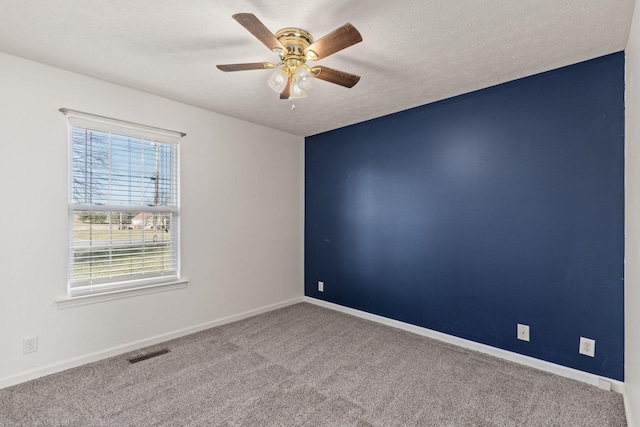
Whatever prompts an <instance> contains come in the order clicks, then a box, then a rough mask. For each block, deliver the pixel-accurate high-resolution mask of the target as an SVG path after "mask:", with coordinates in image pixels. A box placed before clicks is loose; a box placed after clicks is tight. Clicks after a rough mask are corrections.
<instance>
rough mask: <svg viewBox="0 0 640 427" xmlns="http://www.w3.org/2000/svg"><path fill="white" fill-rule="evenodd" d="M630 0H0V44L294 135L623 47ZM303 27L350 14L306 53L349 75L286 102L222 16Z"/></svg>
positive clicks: (271, 57)
mask: <svg viewBox="0 0 640 427" xmlns="http://www.w3.org/2000/svg"><path fill="white" fill-rule="evenodd" d="M633 5H634V0H517V1H514V0H474V1H468V0H448V1H442V0H394V1H388V0H369V1H347V0H305V1H304V2H302V1H299V2H292V1H289V2H280V1H272V0H233V1H232V0H189V1H178V0H109V1H87V0H1V1H0V16H2V21H3V22H2V25H1V26H0V51H4V52H7V53H10V54H14V55H17V56H21V57H24V58H28V59H32V60H35V61H38V62H42V63H45V64H49V65H53V66H55V67H59V68H63V69H66V70H70V71H74V72H78V73H81V74H85V75H88V76H93V77H97V78H99V79H103V80H107V81H110V82H115V83H119V84H121V85H124V86H128V87H132V88H136V89H140V90H143V91H146V92H150V93H154V94H158V95H161V96H164V97H167V98H171V99H174V100H178V101H182V102H185V103H188V104H192V105H196V106H199V107H202V108H205V109H207V110H211V111H215V112H218V113H222V114H226V115H229V116H233V117H237V118H240V119H244V120H247V121H250V122H254V123H258V124H261V125H264V126H268V127H271V128H275V129H280V130H283V131H286V132H290V133H293V134H296V135H303V136H308V135H313V134H316V133H320V132H324V131H327V130H331V129H335V128H339V127H342V126H346V125H349V124H353V123H357V122H361V121H364V120H368V119H372V118H374V117H379V116H382V115H385V114H390V113H393V112H397V111H400V110H405V109H407V108H411V107H415V106H418V105H422V104H427V103H429V102H433V101H437V100H440V99H444V98H448V97H451V96H454V95H458V94H461V93H465V92H470V91H473V90H476V89H480V88H484V87H488V86H492V85H495V84H498V83H502V82H505V81H509V80H513V79H516V78H520V77H524V76H527V75H531V74H535V73H539V72H542V71H547V70H550V69H554V68H558V67H561V66H564V65H569V64H573V63H576V62H580V61H583V60H587V59H590V58H594V57H598V56H601V55H605V54H608V53H612V52H617V51H621V50H624V48H625V45H626V42H627V38H628V35H629V28H630V25H631V15H632V11H633ZM238 12H250V13H254V14H255V15H256V16H257V17H258V18H259V19H260V20H261V21H262V22H263V23H264V24H265V25H266V26H267V27H268V28H269V29H270V30H271V31H272V32H274V33H275V32H276V31H277V30H279V29H281V28H284V27H299V28H303V29H305V30H307V31H309V32H310V33H311V34H312V35H313V36H314V37H315V38H316V39H318V38H320V37H321V36H323V35H324V34H326V33H328V32H329V31H331V30H333V29H335V28H337V27H339V26H340V25H342V24H344V23H346V22H351V23H352V24H353V25H355V26H356V27H357V28H358V30H359V31H360V33H361V34H362V37H363V40H364V41H363V42H362V43H359V44H357V45H355V46H352V47H350V48H348V49H346V50H343V51H341V52H338V53H336V54H334V55H332V56H330V57H328V58H325V59H323V60H321V61H318V62H317V63H318V64H321V65H326V66H328V67H331V68H335V69H338V70H343V71H346V72H349V73H353V74H358V75H360V76H362V79H361V80H360V82H359V83H358V84H357V85H356V86H355V87H353V88H352V89H346V88H343V87H341V86H337V85H333V84H331V83H327V82H324V81H316V84H315V85H314V87H313V88H312V89H311V90H310V91H309V96H308V97H307V98H305V99H301V100H297V101H296V102H295V104H296V110H295V111H291V110H290V105H289V103H288V102H287V101H282V100H280V99H278V95H277V94H276V93H274V92H272V91H271V89H269V87H268V86H267V84H266V80H267V78H268V77H269V74H270V73H269V71H268V70H266V71H263V70H257V71H243V72H235V73H223V72H221V71H219V70H218V69H216V67H215V66H216V64H227V63H236V62H260V61H272V62H276V61H277V56H276V55H275V54H273V53H272V52H270V51H269V50H268V49H267V48H265V46H264V45H263V44H261V43H260V42H259V41H258V40H257V39H255V38H254V37H253V36H252V35H251V34H250V33H249V32H247V31H246V30H245V29H244V28H243V27H242V26H240V25H239V24H238V23H237V22H236V21H235V20H233V19H232V18H231V15H233V14H234V13H238Z"/></svg>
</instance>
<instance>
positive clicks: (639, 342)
mask: <svg viewBox="0 0 640 427" xmlns="http://www.w3.org/2000/svg"><path fill="white" fill-rule="evenodd" d="M625 57H626V73H625V75H626V100H625V104H626V111H625V114H626V131H625V134H626V152H625V175H626V176H625V198H626V201H625V204H626V208H625V218H626V224H625V234H626V237H625V241H626V243H625V274H624V276H625V307H624V311H625V355H624V356H625V357H624V358H625V389H626V406H627V418H628V419H629V421H630V422H631V423H632V424H631V426H640V7H638V4H636V6H635V10H634V14H633V23H632V27H631V34H630V36H629V42H628V44H627V49H626V51H625Z"/></svg>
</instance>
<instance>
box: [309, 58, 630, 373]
mask: <svg viewBox="0 0 640 427" xmlns="http://www.w3.org/2000/svg"><path fill="white" fill-rule="evenodd" d="M305 166H306V178H305V184H306V202H305V208H306V213H305V216H306V218H305V294H306V295H308V296H311V297H314V298H318V299H321V300H325V301H329V302H333V303H336V304H340V305H343V306H347V307H351V308H355V309H358V310H363V311H366V312H369V313H374V314H378V315H381V316H385V317H388V318H391V319H396V320H400V321H403V322H407V323H410V324H414V325H418V326H422V327H425V328H429V329H432V330H435V331H440V332H444V333H446V334H450V335H454V336H457V337H461V338H465V339H469V340H473V341H476V342H479V343H483V344H488V345H491V346H494V347H498V348H502V349H505V350H509V351H513V352H517V353H520V354H524V355H528V356H532V357H535V358H538V359H542V360H546V361H550V362H554V363H557V364H560V365H564V366H568V367H571V368H575V369H579V370H582V371H586V372H591V373H594V374H597V375H602V376H605V377H609V378H613V379H616V380H621V381H622V380H624V361H623V354H624V313H623V307H624V295H623V287H624V284H623V262H624V54H623V53H622V52H621V53H616V54H612V55H607V56H604V57H601V58H597V59H594V60H590V61H587V62H583V63H580V64H576V65H572V66H569V67H564V68H561V69H557V70H553V71H550V72H546V73H543V74H538V75H535V76H531V77H527V78H524V79H520V80H516V81H512V82H509V83H505V84H502V85H499V86H494V87H490V88H487V89H483V90H480V91H477V92H473V93H469V94H465V95H461V96H458V97H455V98H450V99H446V100H443V101H439V102H436V103H432V104H428V105H424V106H421V107H417V108H414V109H411V110H407V111H403V112H400V113H397V114H393V115H389V116H385V117H381V118H378V119H374V120H371V121H367V122H364V123H360V124H356V125H353V126H349V127H346V128H341V129H337V130H334V131H331V132H326V133H322V134H319V135H314V136H311V137H308V138H306V161H305ZM318 281H324V288H325V289H324V292H318V291H317V282H318ZM517 323H524V324H527V325H529V326H530V328H531V341H530V342H524V341H519V340H517V339H516V324H517ZM580 336H584V337H588V338H592V339H595V340H596V355H595V358H591V357H587V356H583V355H580V354H578V346H579V338H580Z"/></svg>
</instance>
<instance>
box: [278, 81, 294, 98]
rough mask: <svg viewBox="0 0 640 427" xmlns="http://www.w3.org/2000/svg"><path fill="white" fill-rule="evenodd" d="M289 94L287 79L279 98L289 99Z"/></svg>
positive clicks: (289, 83) (289, 84) (289, 87)
mask: <svg viewBox="0 0 640 427" xmlns="http://www.w3.org/2000/svg"><path fill="white" fill-rule="evenodd" d="M290 96H291V80H287V85H286V86H285V87H284V89H282V92H280V99H289V97H290Z"/></svg>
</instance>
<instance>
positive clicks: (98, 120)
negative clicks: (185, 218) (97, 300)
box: [58, 108, 186, 302]
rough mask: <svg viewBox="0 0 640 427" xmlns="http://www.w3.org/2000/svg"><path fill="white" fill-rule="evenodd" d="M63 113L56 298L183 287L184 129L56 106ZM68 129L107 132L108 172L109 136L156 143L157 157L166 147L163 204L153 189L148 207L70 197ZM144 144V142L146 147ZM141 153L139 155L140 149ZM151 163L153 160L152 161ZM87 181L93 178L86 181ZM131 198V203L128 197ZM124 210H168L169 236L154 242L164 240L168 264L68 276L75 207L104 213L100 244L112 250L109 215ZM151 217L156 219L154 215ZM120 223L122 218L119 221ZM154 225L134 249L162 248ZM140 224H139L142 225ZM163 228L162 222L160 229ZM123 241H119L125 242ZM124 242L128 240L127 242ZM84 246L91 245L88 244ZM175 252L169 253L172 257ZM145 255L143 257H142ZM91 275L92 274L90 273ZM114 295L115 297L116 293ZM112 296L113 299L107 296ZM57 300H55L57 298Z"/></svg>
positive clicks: (141, 203) (129, 175)
mask: <svg viewBox="0 0 640 427" xmlns="http://www.w3.org/2000/svg"><path fill="white" fill-rule="evenodd" d="M59 111H60V112H62V113H63V114H65V115H66V116H67V119H68V120H67V148H68V220H69V226H68V237H67V254H68V255H67V297H66V298H64V299H62V300H70V299H75V300H80V299H85V298H86V297H95V296H104V295H111V296H112V297H113V296H114V294H118V295H120V294H121V293H122V292H130V291H136V292H135V293H136V294H141V293H149V292H150V291H152V290H153V289H154V288H156V287H158V288H161V289H160V290H169V289H174V288H180V287H185V286H186V281H183V280H181V271H180V264H181V262H180V261H181V260H180V258H181V255H180V246H181V244H180V242H181V239H180V219H181V218H180V216H181V215H180V213H181V208H180V139H181V138H182V137H184V136H185V135H186V134H184V133H183V132H176V131H170V130H167V129H161V128H157V127H153V126H147V125H142V124H138V123H133V122H128V121H123V120H118V119H113V118H109V117H104V116H98V115H94V114H90V113H84V112H80V111H75V110H69V109H66V108H61V109H60V110H59ZM74 129H87V130H92V131H95V132H98V133H104V134H107V135H108V146H109V155H108V156H109V157H108V160H109V166H108V167H106V168H105V170H106V171H107V173H108V174H111V173H112V172H113V170H114V165H113V162H112V158H111V156H112V153H111V146H112V145H111V144H112V143H113V140H112V138H114V139H117V138H122V139H128V140H129V143H131V140H133V141H134V143H135V144H139V147H140V150H141V153H142V151H143V150H144V149H145V146H146V145H149V144H151V146H153V143H155V144H158V145H157V147H158V148H157V150H156V153H155V155H156V156H158V155H159V154H160V149H161V147H163V149H166V150H167V151H168V153H169V154H168V159H169V172H168V179H169V190H168V194H169V196H168V198H169V200H170V202H169V203H165V204H159V203H158V199H157V189H156V192H155V193H156V194H155V200H154V201H153V205H151V206H148V205H145V204H144V200H143V199H142V198H141V199H140V201H139V202H138V204H128V205H127V204H123V205H121V204H118V203H116V204H107V205H105V204H99V203H97V204H92V203H86V202H87V201H86V200H84V202H85V203H77V200H74V188H75V187H74V167H75V166H76V165H75V164H74V137H73V134H74ZM145 144H146V145H145ZM147 148H148V147H147ZM141 156H143V154H141ZM156 165H157V164H156ZM132 172H134V169H133V168H132V167H129V169H127V170H126V173H127V179H128V180H129V181H132V180H133V178H132V177H133V176H134V175H133V174H132ZM144 179H145V177H144V173H141V175H140V177H139V178H138V180H139V181H140V183H142V182H143V181H144ZM155 179H156V181H157V180H158V179H159V178H158V172H157V166H156V178H155ZM92 185H93V183H92ZM113 185H114V184H112V182H111V181H109V183H108V184H107V188H108V190H107V191H108V192H109V194H110V192H111V190H112V189H113ZM130 203H132V202H130ZM125 210H129V211H132V212H140V213H143V212H153V213H160V212H162V213H163V214H165V213H168V214H169V215H170V220H169V221H170V222H169V224H170V233H171V234H170V236H168V237H167V239H166V240H163V241H162V242H160V243H166V245H167V246H166V248H167V251H168V257H169V258H168V259H169V264H168V265H169V267H168V268H163V269H160V270H159V271H157V272H145V271H144V270H143V272H142V273H140V274H136V273H131V272H130V273H128V274H125V275H120V276H118V275H117V274H116V275H115V276H113V269H114V264H112V263H109V267H108V270H109V276H110V277H107V278H105V277H98V278H95V277H92V276H90V278H89V279H87V280H77V279H74V278H73V269H74V250H75V249H76V248H75V247H74V242H75V241H76V240H74V219H75V216H76V214H77V213H78V212H86V211H89V212H108V214H109V221H108V225H107V226H108V230H109V238H108V242H109V243H108V244H107V245H105V247H106V248H108V251H109V253H111V252H112V251H113V249H114V248H116V249H118V248H120V249H121V247H122V243H121V242H118V241H117V240H114V239H113V238H112V235H111V233H112V231H113V229H112V227H113V226H114V224H115V223H114V222H112V218H113V216H112V214H113V213H117V212H124V211H125ZM156 218H157V217H156ZM155 221H157V220H155ZM120 225H122V222H121V223H120ZM92 226H93V223H91V222H90V227H92ZM154 226H155V229H154V230H153V233H155V237H154V240H153V243H152V244H149V241H148V240H145V238H144V232H143V234H142V235H143V237H142V239H141V242H142V243H140V248H145V247H147V245H148V246H150V247H151V248H152V250H153V249H154V248H155V249H157V248H160V247H165V246H164V244H158V242H156V240H155V238H157V235H158V227H157V222H154ZM143 227H144V226H143ZM167 229H169V228H168V227H165V231H166V230H167ZM92 239H93V237H90V238H89V240H86V242H90V243H91V242H93V240H92ZM126 245H127V244H126V243H125V246H126ZM128 245H129V246H131V245H132V243H128ZM89 246H90V247H92V246H93V245H92V244H90V245H89ZM133 246H135V249H137V248H138V246H137V244H136V245H133ZM174 255H175V256H174ZM152 256H153V255H152V254H149V255H147V254H146V253H145V252H144V249H143V254H142V255H135V256H133V257H132V259H134V260H142V261H143V262H144V260H145V259H148V257H152ZM145 257H147V258H145ZM91 274H93V273H91ZM118 297H120V296H118ZM108 299H113V298H108ZM62 300H58V302H60V301H62Z"/></svg>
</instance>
